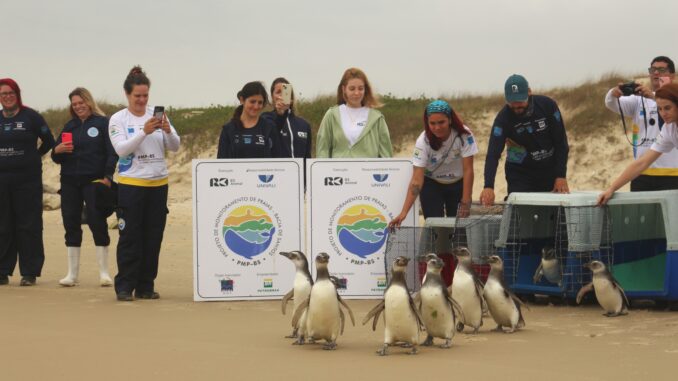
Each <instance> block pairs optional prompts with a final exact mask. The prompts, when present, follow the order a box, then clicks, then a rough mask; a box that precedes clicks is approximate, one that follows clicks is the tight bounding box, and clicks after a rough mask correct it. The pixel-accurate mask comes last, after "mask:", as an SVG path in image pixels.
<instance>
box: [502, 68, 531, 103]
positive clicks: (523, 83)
mask: <svg viewBox="0 0 678 381" xmlns="http://www.w3.org/2000/svg"><path fill="white" fill-rule="evenodd" d="M529 87H530V86H529V85H528V83H527V80H526V79H525V77H523V76H522V75H520V74H513V75H512V76H510V77H508V79H507V80H506V83H505V84H504V96H505V97H506V102H509V103H511V102H525V101H527V98H529V96H530V95H529V93H528V90H529Z"/></svg>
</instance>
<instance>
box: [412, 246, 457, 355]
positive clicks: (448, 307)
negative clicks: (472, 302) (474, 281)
mask: <svg viewBox="0 0 678 381" xmlns="http://www.w3.org/2000/svg"><path fill="white" fill-rule="evenodd" d="M443 265H444V263H443V261H442V260H441V259H440V258H437V257H435V258H431V259H429V260H428V262H427V265H426V281H425V282H424V284H423V285H422V286H421V291H419V295H420V299H421V306H420V311H421V319H422V321H423V322H424V326H425V327H426V333H427V337H426V340H425V341H424V342H423V343H422V344H421V345H424V346H431V345H433V338H434V337H438V338H441V339H444V340H445V344H442V345H441V346H440V347H441V348H449V347H450V345H451V342H452V337H453V336H454V329H455V324H456V321H457V315H456V313H455V310H456V311H461V306H459V304H458V303H457V302H456V301H455V300H454V299H453V298H452V297H451V296H450V294H449V292H448V290H447V287H446V286H445V284H444V283H443V279H442V277H441V276H440V271H441V270H442V269H443Z"/></svg>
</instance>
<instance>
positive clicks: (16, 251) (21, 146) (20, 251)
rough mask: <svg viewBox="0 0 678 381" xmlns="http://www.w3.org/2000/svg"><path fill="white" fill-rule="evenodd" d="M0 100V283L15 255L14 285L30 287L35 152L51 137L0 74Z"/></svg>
mask: <svg viewBox="0 0 678 381" xmlns="http://www.w3.org/2000/svg"><path fill="white" fill-rule="evenodd" d="M0 103H2V113H0V285H6V284H8V283H9V277H10V276H11V275H12V274H13V273H14V268H15V267H16V262H17V257H18V260H19V271H20V272H21V281H20V283H19V285H20V286H33V285H35V283H36V278H37V277H39V276H40V275H41V273H42V266H43V264H44V263H45V248H44V245H43V240H42V158H41V157H42V156H43V155H44V154H46V153H47V152H49V150H50V149H52V147H54V137H53V136H52V132H51V131H50V130H49V127H48V126H47V123H46V122H45V119H44V118H43V117H42V116H41V115H40V114H38V113H37V112H36V111H35V110H33V109H32V108H29V107H26V106H25V105H24V104H23V103H22V101H21V89H19V85H17V83H16V82H15V81H14V80H12V79H10V78H4V79H0ZM38 139H40V141H41V143H40V146H39V147H38V144H37V142H38Z"/></svg>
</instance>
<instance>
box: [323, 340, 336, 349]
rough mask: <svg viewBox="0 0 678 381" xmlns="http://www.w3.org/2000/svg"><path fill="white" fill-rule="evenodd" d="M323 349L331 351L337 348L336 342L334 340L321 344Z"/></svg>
mask: <svg viewBox="0 0 678 381" xmlns="http://www.w3.org/2000/svg"><path fill="white" fill-rule="evenodd" d="M323 349H324V350H326V351H333V350H335V349H337V342H336V341H328V342H327V343H325V345H323Z"/></svg>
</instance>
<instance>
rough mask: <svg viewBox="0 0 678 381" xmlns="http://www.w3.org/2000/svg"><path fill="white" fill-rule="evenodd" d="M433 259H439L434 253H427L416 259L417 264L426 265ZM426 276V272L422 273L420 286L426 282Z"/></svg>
mask: <svg viewBox="0 0 678 381" xmlns="http://www.w3.org/2000/svg"><path fill="white" fill-rule="evenodd" d="M433 258H440V257H439V256H438V254H436V253H428V254H425V255H420V256H418V257H417V259H418V260H419V262H424V263H428V261H430V260H431V259H433ZM427 267H428V266H427ZM426 274H428V270H427V271H426V272H425V273H424V276H423V277H422V278H421V284H422V285H423V284H424V282H426Z"/></svg>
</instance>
